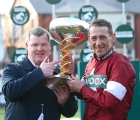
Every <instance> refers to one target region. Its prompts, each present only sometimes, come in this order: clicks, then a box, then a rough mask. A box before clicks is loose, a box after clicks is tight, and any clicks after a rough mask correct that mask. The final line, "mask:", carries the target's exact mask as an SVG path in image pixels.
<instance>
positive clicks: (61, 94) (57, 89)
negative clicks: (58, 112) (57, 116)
mask: <svg viewBox="0 0 140 120" xmlns="http://www.w3.org/2000/svg"><path fill="white" fill-rule="evenodd" d="M54 94H55V95H56V96H57V101H58V103H59V104H60V105H61V106H64V105H65V103H66V101H67V100H68V98H69V96H70V90H69V87H68V85H67V84H66V83H63V84H62V85H60V84H56V85H55V86H54Z"/></svg>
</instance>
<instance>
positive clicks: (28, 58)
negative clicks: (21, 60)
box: [28, 57, 38, 67]
mask: <svg viewBox="0 0 140 120" xmlns="http://www.w3.org/2000/svg"><path fill="white" fill-rule="evenodd" d="M28 59H29V61H30V62H31V63H32V65H33V66H34V67H38V66H37V65H36V64H35V63H34V62H32V61H31V60H30V58H29V57H28Z"/></svg>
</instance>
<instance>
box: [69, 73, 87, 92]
mask: <svg viewBox="0 0 140 120" xmlns="http://www.w3.org/2000/svg"><path fill="white" fill-rule="evenodd" d="M71 78H72V80H68V81H67V83H68V85H69V87H70V90H71V92H77V93H80V90H81V88H82V87H83V86H84V85H85V84H84V83H83V82H82V81H81V80H80V79H78V78H77V77H75V76H74V75H73V74H72V75H71Z"/></svg>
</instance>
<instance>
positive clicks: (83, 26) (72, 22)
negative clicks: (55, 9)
mask: <svg viewBox="0 0 140 120" xmlns="http://www.w3.org/2000/svg"><path fill="white" fill-rule="evenodd" d="M88 28H89V24H88V23H86V22H85V21H82V20H79V19H76V18H67V17H65V18H57V19H54V20H52V21H51V23H50V28H49V32H50V34H51V36H52V37H53V38H54V40H55V41H56V42H57V43H58V44H60V45H61V47H62V49H61V57H62V62H61V65H60V73H59V74H58V75H55V76H52V77H49V80H47V84H46V86H47V87H48V88H50V89H53V86H54V85H55V84H56V83H59V84H61V83H62V82H66V80H71V78H70V76H68V75H66V73H67V72H68V71H69V70H68V69H67V68H66V66H67V65H68V64H70V61H69V59H68V56H69V55H71V54H73V53H72V52H71V51H70V50H71V49H73V48H75V47H78V46H80V45H83V44H84V43H86V41H87V34H88Z"/></svg>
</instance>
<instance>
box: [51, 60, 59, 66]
mask: <svg viewBox="0 0 140 120" xmlns="http://www.w3.org/2000/svg"><path fill="white" fill-rule="evenodd" d="M60 62H61V60H55V61H53V62H50V64H52V66H53V65H56V64H58V63H60Z"/></svg>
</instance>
